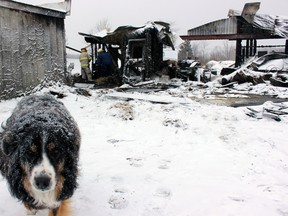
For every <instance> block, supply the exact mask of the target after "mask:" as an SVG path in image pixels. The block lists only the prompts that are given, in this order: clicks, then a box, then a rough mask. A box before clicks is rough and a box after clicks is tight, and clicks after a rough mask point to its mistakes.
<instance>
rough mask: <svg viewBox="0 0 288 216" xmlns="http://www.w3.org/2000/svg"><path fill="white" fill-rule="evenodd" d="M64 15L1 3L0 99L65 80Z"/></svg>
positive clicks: (7, 1)
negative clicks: (48, 82) (50, 82)
mask: <svg viewBox="0 0 288 216" xmlns="http://www.w3.org/2000/svg"><path fill="white" fill-rule="evenodd" d="M65 16H66V12H63V11H57V10H52V9H48V8H43V7H37V6H32V5H28V4H23V3H19V2H14V1H10V0H0V99H6V98H11V97H15V96H19V95H22V94H24V93H27V92H29V91H31V90H32V89H33V88H35V87H36V86H37V85H39V84H40V83H42V82H44V81H51V80H53V81H66V78H67V74H66V50H65V31H64V19H65Z"/></svg>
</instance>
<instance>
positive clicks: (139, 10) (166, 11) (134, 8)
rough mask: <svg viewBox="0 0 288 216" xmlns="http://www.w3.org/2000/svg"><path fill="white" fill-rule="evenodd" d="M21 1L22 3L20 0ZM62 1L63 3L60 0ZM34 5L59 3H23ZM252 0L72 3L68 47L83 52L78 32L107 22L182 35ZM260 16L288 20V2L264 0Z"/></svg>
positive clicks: (84, 0) (85, 0) (89, 0)
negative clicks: (156, 25) (159, 25)
mask: <svg viewBox="0 0 288 216" xmlns="http://www.w3.org/2000/svg"><path fill="white" fill-rule="evenodd" d="M18 1H21V0H18ZM59 1H60V0H59ZM22 2H30V3H32V4H40V3H42V2H45V3H47V2H57V0H22ZM247 2H254V1H248V0H237V1H231V0H217V1H212V0H200V1H192V0H190V1H189V0H188V1H187V0H175V1H171V0H142V1H140V0H102V1H99V0H98V1H97V0H72V10H71V15H70V16H67V17H66V35H67V39H68V44H69V45H70V46H72V47H75V48H77V49H80V48H81V47H82V46H83V45H85V41H84V38H83V37H82V36H79V35H78V32H84V33H89V32H90V30H91V29H93V28H94V27H95V26H96V25H97V24H98V23H99V21H101V20H104V19H107V20H108V22H109V24H110V26H111V27H112V30H114V29H115V28H117V27H118V26H122V25H134V26H140V25H143V24H145V23H146V22H148V21H155V20H161V21H165V22H169V23H173V28H174V29H175V30H176V32H177V33H178V34H179V35H186V34H187V30H188V29H191V28H195V27H197V26H199V25H202V24H205V23H208V22H212V21H215V20H218V19H224V18H227V14H228V11H229V9H235V10H240V11H242V9H243V7H244V4H245V3H247ZM260 2H261V5H260V9H259V11H258V13H261V14H272V15H282V16H287V17H288V11H287V8H288V1H287V0H262V1H260Z"/></svg>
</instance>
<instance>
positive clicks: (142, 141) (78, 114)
mask: <svg viewBox="0 0 288 216" xmlns="http://www.w3.org/2000/svg"><path fill="white" fill-rule="evenodd" d="M242 87H243V86H242ZM267 88H270V87H267ZM52 89H53V90H56V91H61V92H62V93H64V94H65V95H67V96H66V97H65V98H63V99H61V101H63V103H64V104H65V105H66V106H67V108H68V110H70V112H71V114H72V115H73V116H74V117H75V119H76V121H77V122H78V124H79V127H80V130H81V133H82V146H81V153H80V170H81V175H80V177H79V188H78V189H77V190H76V193H75V194H74V196H73V198H72V201H73V208H74V215H75V216H80V215H81V216H94V215H99V216H287V215H288V137H287V134H286V132H287V130H288V118H287V117H286V116H283V117H282V118H281V119H282V121H279V122H277V121H275V120H273V119H270V118H262V119H257V118H251V117H249V116H247V115H246V114H245V113H246V112H247V108H246V107H240V108H232V107H225V106H218V105H211V104H210V105H209V104H203V103H198V102H196V101H195V100H192V99H190V98H192V97H187V95H188V94H181V92H182V90H183V88H182V89H181V88H180V89H177V90H173V91H170V92H169V91H165V92H158V93H157V95H153V96H154V97H156V100H157V98H158V99H159V100H160V101H166V102H167V103H155V102H154V103H152V102H149V101H147V100H143V99H141V100H129V101H124V100H121V99H117V98H113V97H108V96H107V94H111V93H113V94H114V93H115V92H114V90H90V92H91V94H92V96H90V97H85V96H82V95H78V94H77V93H76V92H75V89H73V88H68V87H63V86H60V87H52ZM259 89H262V91H267V89H264V87H263V86H262V88H259ZM271 89H272V88H271ZM45 91H48V89H44V90H42V91H41V92H42V93H43V92H45ZM255 91H256V92H257V90H255ZM273 92H274V93H275V92H277V89H276V88H273ZM279 92H281V96H282V98H283V97H286V98H287V96H288V92H287V90H286V89H281V90H279ZM192 93H193V91H191V90H190V91H189V94H192ZM200 94H202V93H200ZM178 99H179V100H178ZM180 99H181V100H180ZM17 101H19V98H17V99H12V100H8V101H2V102H0V121H1V122H2V121H4V120H5V119H6V118H8V116H9V115H10V114H11V111H12V109H13V108H14V106H15V105H16V103H17ZM267 104H268V105H269V103H266V105H267ZM270 105H271V104H270ZM282 105H285V106H288V103H287V102H286V103H283V104H282ZM262 107H263V106H262V105H261V106H257V107H254V109H257V110H261V109H262ZM0 215H1V216H24V215H25V211H24V207H23V206H22V205H21V203H19V202H17V201H16V200H15V199H14V198H12V197H11V196H10V194H9V191H8V189H7V184H6V182H5V180H4V179H3V178H1V177H0ZM37 215H38V216H44V215H47V211H40V212H39V213H38V214H37Z"/></svg>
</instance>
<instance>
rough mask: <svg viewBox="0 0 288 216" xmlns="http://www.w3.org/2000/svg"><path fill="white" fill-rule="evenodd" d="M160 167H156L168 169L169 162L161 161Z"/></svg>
mask: <svg viewBox="0 0 288 216" xmlns="http://www.w3.org/2000/svg"><path fill="white" fill-rule="evenodd" d="M159 163H160V165H159V166H158V168H159V169H169V164H170V163H171V161H170V160H161V161H160V162H159Z"/></svg>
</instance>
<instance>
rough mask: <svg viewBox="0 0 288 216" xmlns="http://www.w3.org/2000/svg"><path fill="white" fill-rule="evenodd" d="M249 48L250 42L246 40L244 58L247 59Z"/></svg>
mask: <svg viewBox="0 0 288 216" xmlns="http://www.w3.org/2000/svg"><path fill="white" fill-rule="evenodd" d="M249 46H250V40H248V39H247V40H246V55H245V57H246V58H249Z"/></svg>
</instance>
